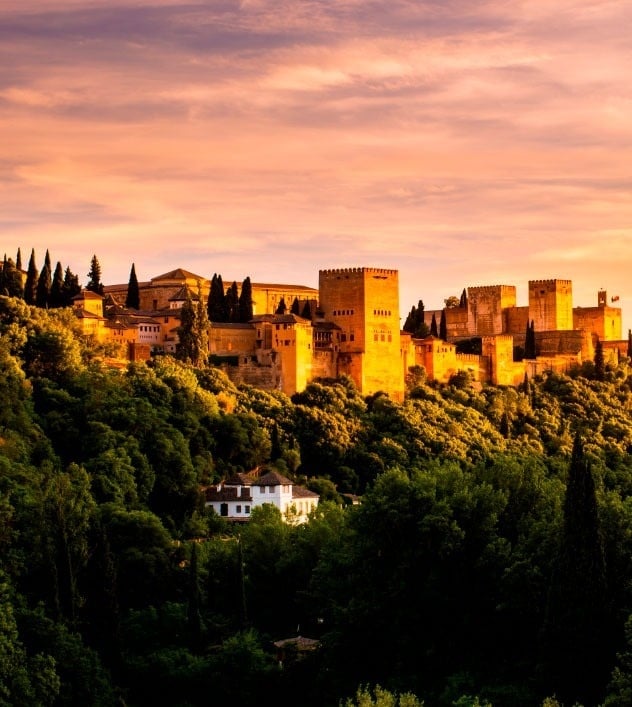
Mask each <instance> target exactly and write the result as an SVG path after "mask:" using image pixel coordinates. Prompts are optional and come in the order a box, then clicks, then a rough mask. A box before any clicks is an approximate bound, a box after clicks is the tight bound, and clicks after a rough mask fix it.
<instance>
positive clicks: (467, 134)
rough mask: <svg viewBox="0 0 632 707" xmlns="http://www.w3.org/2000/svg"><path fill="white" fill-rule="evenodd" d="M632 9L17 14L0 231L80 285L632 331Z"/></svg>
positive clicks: (121, 2) (251, 0) (70, 7)
mask: <svg viewBox="0 0 632 707" xmlns="http://www.w3.org/2000/svg"><path fill="white" fill-rule="evenodd" d="M630 27H632V4H630V3H627V2H620V1H619V0H617V1H614V2H607V1H606V2H596V1H590V0H581V1H578V0H576V1H571V0H557V2H555V3H544V2H532V1H531V2H528V1H526V0H525V1H524V2H519V1H518V0H507V1H505V2H500V1H499V2H485V1H484V0H482V1H480V2H475V3H474V2H465V1H463V0H461V1H456V0H384V1H379V2H378V1H377V0H375V1H373V2H372V1H371V0H336V1H335V2H334V1H333V0H332V1H331V2H326V1H325V0H301V1H299V0H275V2H271V1H263V0H244V1H242V2H233V1H231V0H218V1H217V2H213V1H208V0H207V1H206V2H196V1H195V0H191V1H189V2H178V1H177V0H176V1H172V2H168V1H166V0H154V1H153V2H152V1H149V0H98V1H97V0H19V1H18V0H4V1H3V2H2V4H1V5H0V140H1V144H2V151H1V152H0V229H1V233H2V242H3V247H4V250H5V251H6V252H7V253H8V255H10V256H12V257H15V252H16V250H17V247H18V246H19V247H21V249H22V254H23V257H24V258H25V259H26V258H27V257H28V254H29V253H30V250H31V248H35V251H36V255H37V258H38V262H37V265H38V267H39V266H41V265H42V263H43V259H44V253H45V251H46V249H47V248H48V249H49V250H50V254H51V258H52V260H53V264H54V263H55V262H56V261H57V260H60V261H61V262H62V264H63V265H64V266H66V265H69V266H70V267H71V269H73V270H74V271H75V272H76V273H78V274H79V275H80V278H81V280H82V282H83V283H84V284H85V282H87V277H85V276H86V274H87V272H88V269H89V264H90V259H91V257H92V254H93V253H96V254H97V256H98V258H99V261H100V263H101V266H102V272H103V281H104V282H105V283H114V282H126V281H127V279H128V276H129V271H130V267H131V264H132V262H134V263H135V264H136V271H137V274H138V277H139V279H141V280H143V279H149V278H151V277H152V276H155V275H158V274H160V273H163V272H166V271H168V270H171V269H173V268H175V267H183V268H186V269H188V270H192V271H194V272H196V273H198V274H200V275H202V276H205V277H209V278H210V277H211V276H212V275H213V273H215V272H217V273H220V274H221V275H222V277H223V279H224V280H232V279H237V280H239V281H241V280H242V279H243V278H244V277H246V276H247V275H249V276H250V277H251V279H252V280H254V281H257V282H266V281H267V282H288V283H294V284H304V285H310V286H317V283H318V270H319V269H323V268H331V267H347V266H371V267H373V266H375V267H387V268H396V269H398V270H399V273H400V283H401V309H402V315H403V316H405V314H406V312H407V311H408V310H409V309H410V307H411V306H412V305H413V304H416V302H417V300H419V299H423V300H424V303H425V305H426V308H427V309H433V308H438V307H440V306H442V304H443V300H444V299H445V298H446V297H449V296H450V295H459V294H460V293H461V290H462V289H463V287H468V286H472V285H489V284H514V285H516V286H517V288H518V304H526V298H527V282H528V280H530V279H543V278H561V279H571V280H573V288H574V303H575V305H582V306H592V305H595V304H596V301H597V290H598V289H599V288H606V289H607V290H608V294H609V295H610V296H612V295H618V296H619V297H620V300H619V303H618V304H619V305H620V306H621V307H622V308H623V310H624V334H625V332H627V328H628V327H629V326H632V276H631V273H632V230H631V228H632V82H630V67H631V66H632V34H631V33H630Z"/></svg>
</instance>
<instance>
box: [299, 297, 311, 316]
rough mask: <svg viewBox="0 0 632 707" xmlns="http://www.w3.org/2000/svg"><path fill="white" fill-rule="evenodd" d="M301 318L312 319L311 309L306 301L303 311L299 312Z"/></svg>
mask: <svg viewBox="0 0 632 707" xmlns="http://www.w3.org/2000/svg"><path fill="white" fill-rule="evenodd" d="M301 317H303V319H311V318H312V307H311V305H310V302H309V300H308V299H306V300H305V304H304V305H303V311H302V312H301Z"/></svg>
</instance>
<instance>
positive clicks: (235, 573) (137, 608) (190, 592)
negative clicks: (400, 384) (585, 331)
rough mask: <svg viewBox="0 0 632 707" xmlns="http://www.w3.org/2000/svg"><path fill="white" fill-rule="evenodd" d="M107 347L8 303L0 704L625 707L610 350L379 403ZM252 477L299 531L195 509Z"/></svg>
mask: <svg viewBox="0 0 632 707" xmlns="http://www.w3.org/2000/svg"><path fill="white" fill-rule="evenodd" d="M106 353H107V352H105V351H103V350H100V349H99V348H98V347H95V346H92V345H90V344H89V343H87V342H85V341H83V340H82V339H81V337H80V336H79V335H78V333H77V330H76V329H75V324H74V318H73V316H72V314H71V313H70V312H69V310H68V309H64V308H61V309H57V310H45V309H42V308H36V307H32V306H29V305H27V304H26V303H25V302H24V301H22V300H18V299H13V298H10V297H0V368H1V375H0V387H1V394H2V406H0V705H29V706H31V705H81V706H82V707H83V706H87V705H123V704H124V705H129V706H130V707H134V706H140V705H181V706H182V707H184V706H185V705H186V706H189V705H191V706H195V705H210V704H212V705H228V704H231V705H255V704H261V703H262V700H263V696H269V695H272V696H273V697H271V698H269V699H267V700H266V702H267V703H270V701H271V702H272V703H274V704H276V705H281V706H283V705H299V704H300V705H338V704H339V703H341V702H344V701H345V700H347V699H348V698H352V699H353V696H354V695H356V692H357V690H358V688H359V687H360V686H375V685H381V686H382V687H383V688H384V689H385V690H387V691H389V692H390V693H399V694H401V693H413V694H415V695H416V696H417V697H418V699H419V700H420V701H421V700H423V701H424V702H425V704H426V705H427V706H429V705H439V706H443V705H454V704H458V705H462V706H463V705H474V704H481V705H482V704H486V703H490V704H492V705H494V707H499V706H502V705H507V706H512V705H516V706H517V705H541V704H543V702H544V701H545V699H547V698H551V699H548V701H547V704H549V705H552V704H556V702H555V700H557V701H559V702H558V703H559V704H565V705H568V706H569V707H570V706H571V705H573V704H574V703H575V702H578V703H581V704H583V705H586V706H587V707H588V706H589V705H590V706H592V705H598V704H607V705H629V704H631V703H632V645H631V644H630V641H632V619H631V620H629V617H630V615H631V614H632V418H631V410H632V369H629V368H628V366H627V362H624V363H622V364H621V365H620V367H618V368H617V369H616V370H615V369H612V370H606V371H605V374H603V375H602V372H600V375H599V376H596V375H595V369H594V366H593V364H592V363H586V364H584V366H583V367H582V368H581V369H578V370H576V371H574V372H573V373H572V375H570V376H559V375H553V374H551V375H548V376H545V377H544V378H542V379H539V380H530V381H525V383H524V385H523V386H521V388H520V389H519V390H517V389H513V388H494V387H487V388H483V389H482V390H477V389H476V388H475V387H474V386H473V385H472V383H471V381H470V380H469V379H468V378H467V376H465V375H460V376H458V377H456V378H455V379H454V380H453V381H452V384H451V385H449V386H443V387H440V386H435V385H429V384H427V383H426V381H425V380H424V376H423V371H415V372H413V373H412V374H411V379H410V387H409V392H408V396H407V399H406V401H405V402H404V403H403V404H397V403H394V402H392V401H391V400H390V399H389V398H388V397H387V396H385V395H380V394H377V395H373V396H371V397H370V398H366V399H364V398H362V397H361V396H360V395H359V394H358V392H357V391H356V390H355V388H354V387H353V385H352V383H351V382H350V381H349V380H347V379H343V380H340V381H322V382H319V383H313V384H311V385H310V386H309V387H308V388H307V389H306V390H305V391H304V392H302V393H300V394H297V395H295V396H294V398H293V399H292V400H290V399H289V398H287V397H285V396H284V395H282V394H280V393H267V392H263V391H260V390H256V389H253V388H249V387H240V388H237V387H235V386H234V385H233V384H232V383H231V382H230V381H229V380H228V379H227V378H226V377H225V376H224V375H223V374H221V372H220V371H218V370H217V369H214V368H211V367H205V368H194V367H191V366H187V365H185V364H182V363H180V362H177V361H175V360H173V359H171V358H169V357H157V358H156V359H155V360H153V361H151V362H150V363H149V364H147V365H146V364H130V365H129V366H127V367H125V368H108V367H107V366H105V365H104V364H103V363H102V360H103V357H104V355H105V354H106ZM597 377H598V378H604V380H597V379H596V378H597ZM262 465H268V466H270V467H273V468H276V469H277V470H278V471H280V472H281V473H282V474H284V475H286V476H289V477H290V478H292V479H293V480H295V481H297V482H299V483H302V484H305V485H307V486H309V487H310V488H311V489H313V490H315V491H317V492H318V493H319V494H320V495H321V503H320V505H319V508H318V511H317V512H316V514H315V515H314V517H313V518H312V520H311V521H310V522H309V523H308V524H306V525H304V526H296V527H295V526H289V525H286V524H285V523H283V522H282V520H281V517H280V515H279V514H278V512H277V511H276V510H275V509H274V508H273V507H271V506H266V507H264V508H262V509H255V511H254V512H253V514H252V518H251V521H250V522H249V523H248V524H245V525H242V526H240V527H238V528H235V527H231V526H228V525H227V524H225V523H224V522H223V521H222V519H220V518H218V517H217V516H213V515H212V514H210V513H209V512H208V511H206V510H205V508H204V503H203V495H202V491H201V489H202V488H203V487H204V486H205V485H208V484H210V483H212V482H215V481H218V480H220V479H222V478H225V477H226V475H228V474H230V473H231V472H234V471H248V470H250V469H253V468H254V467H257V466H262ZM351 496H361V500H362V502H361V504H359V505H349V504H348V503H347V500H348V498H350V497H351ZM626 625H627V633H626ZM297 634H300V635H302V636H306V637H308V638H313V639H319V642H320V643H319V647H318V648H317V649H316V650H313V651H310V652H306V653H299V652H297V651H296V650H292V648H291V647H289V648H286V650H285V652H284V654H283V656H279V655H278V653H277V649H276V648H275V647H274V644H273V642H274V641H278V640H280V639H286V638H291V637H295V636H296V635H297ZM281 657H282V661H280V658H281ZM362 694H363V695H364V698H365V700H366V699H368V697H367V694H368V693H367V692H363V693H362ZM382 694H383V693H382ZM360 701H361V700H360V698H358V702H360ZM365 703H366V701H365ZM410 704H412V702H411V703H410Z"/></svg>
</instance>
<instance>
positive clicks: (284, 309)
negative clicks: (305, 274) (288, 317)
mask: <svg viewBox="0 0 632 707" xmlns="http://www.w3.org/2000/svg"><path fill="white" fill-rule="evenodd" d="M286 312H287V305H286V304H285V298H284V297H281V299H280V300H279V304H278V305H277V308H276V311H275V314H285V313H286Z"/></svg>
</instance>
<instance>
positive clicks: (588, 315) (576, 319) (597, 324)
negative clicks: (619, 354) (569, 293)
mask: <svg viewBox="0 0 632 707" xmlns="http://www.w3.org/2000/svg"><path fill="white" fill-rule="evenodd" d="M573 327H574V328H575V329H587V330H588V331H590V332H591V333H593V334H596V335H597V336H598V337H599V339H600V340H601V341H602V342H603V341H620V340H621V309H619V308H618V307H606V306H602V307H575V308H574V309H573Z"/></svg>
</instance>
